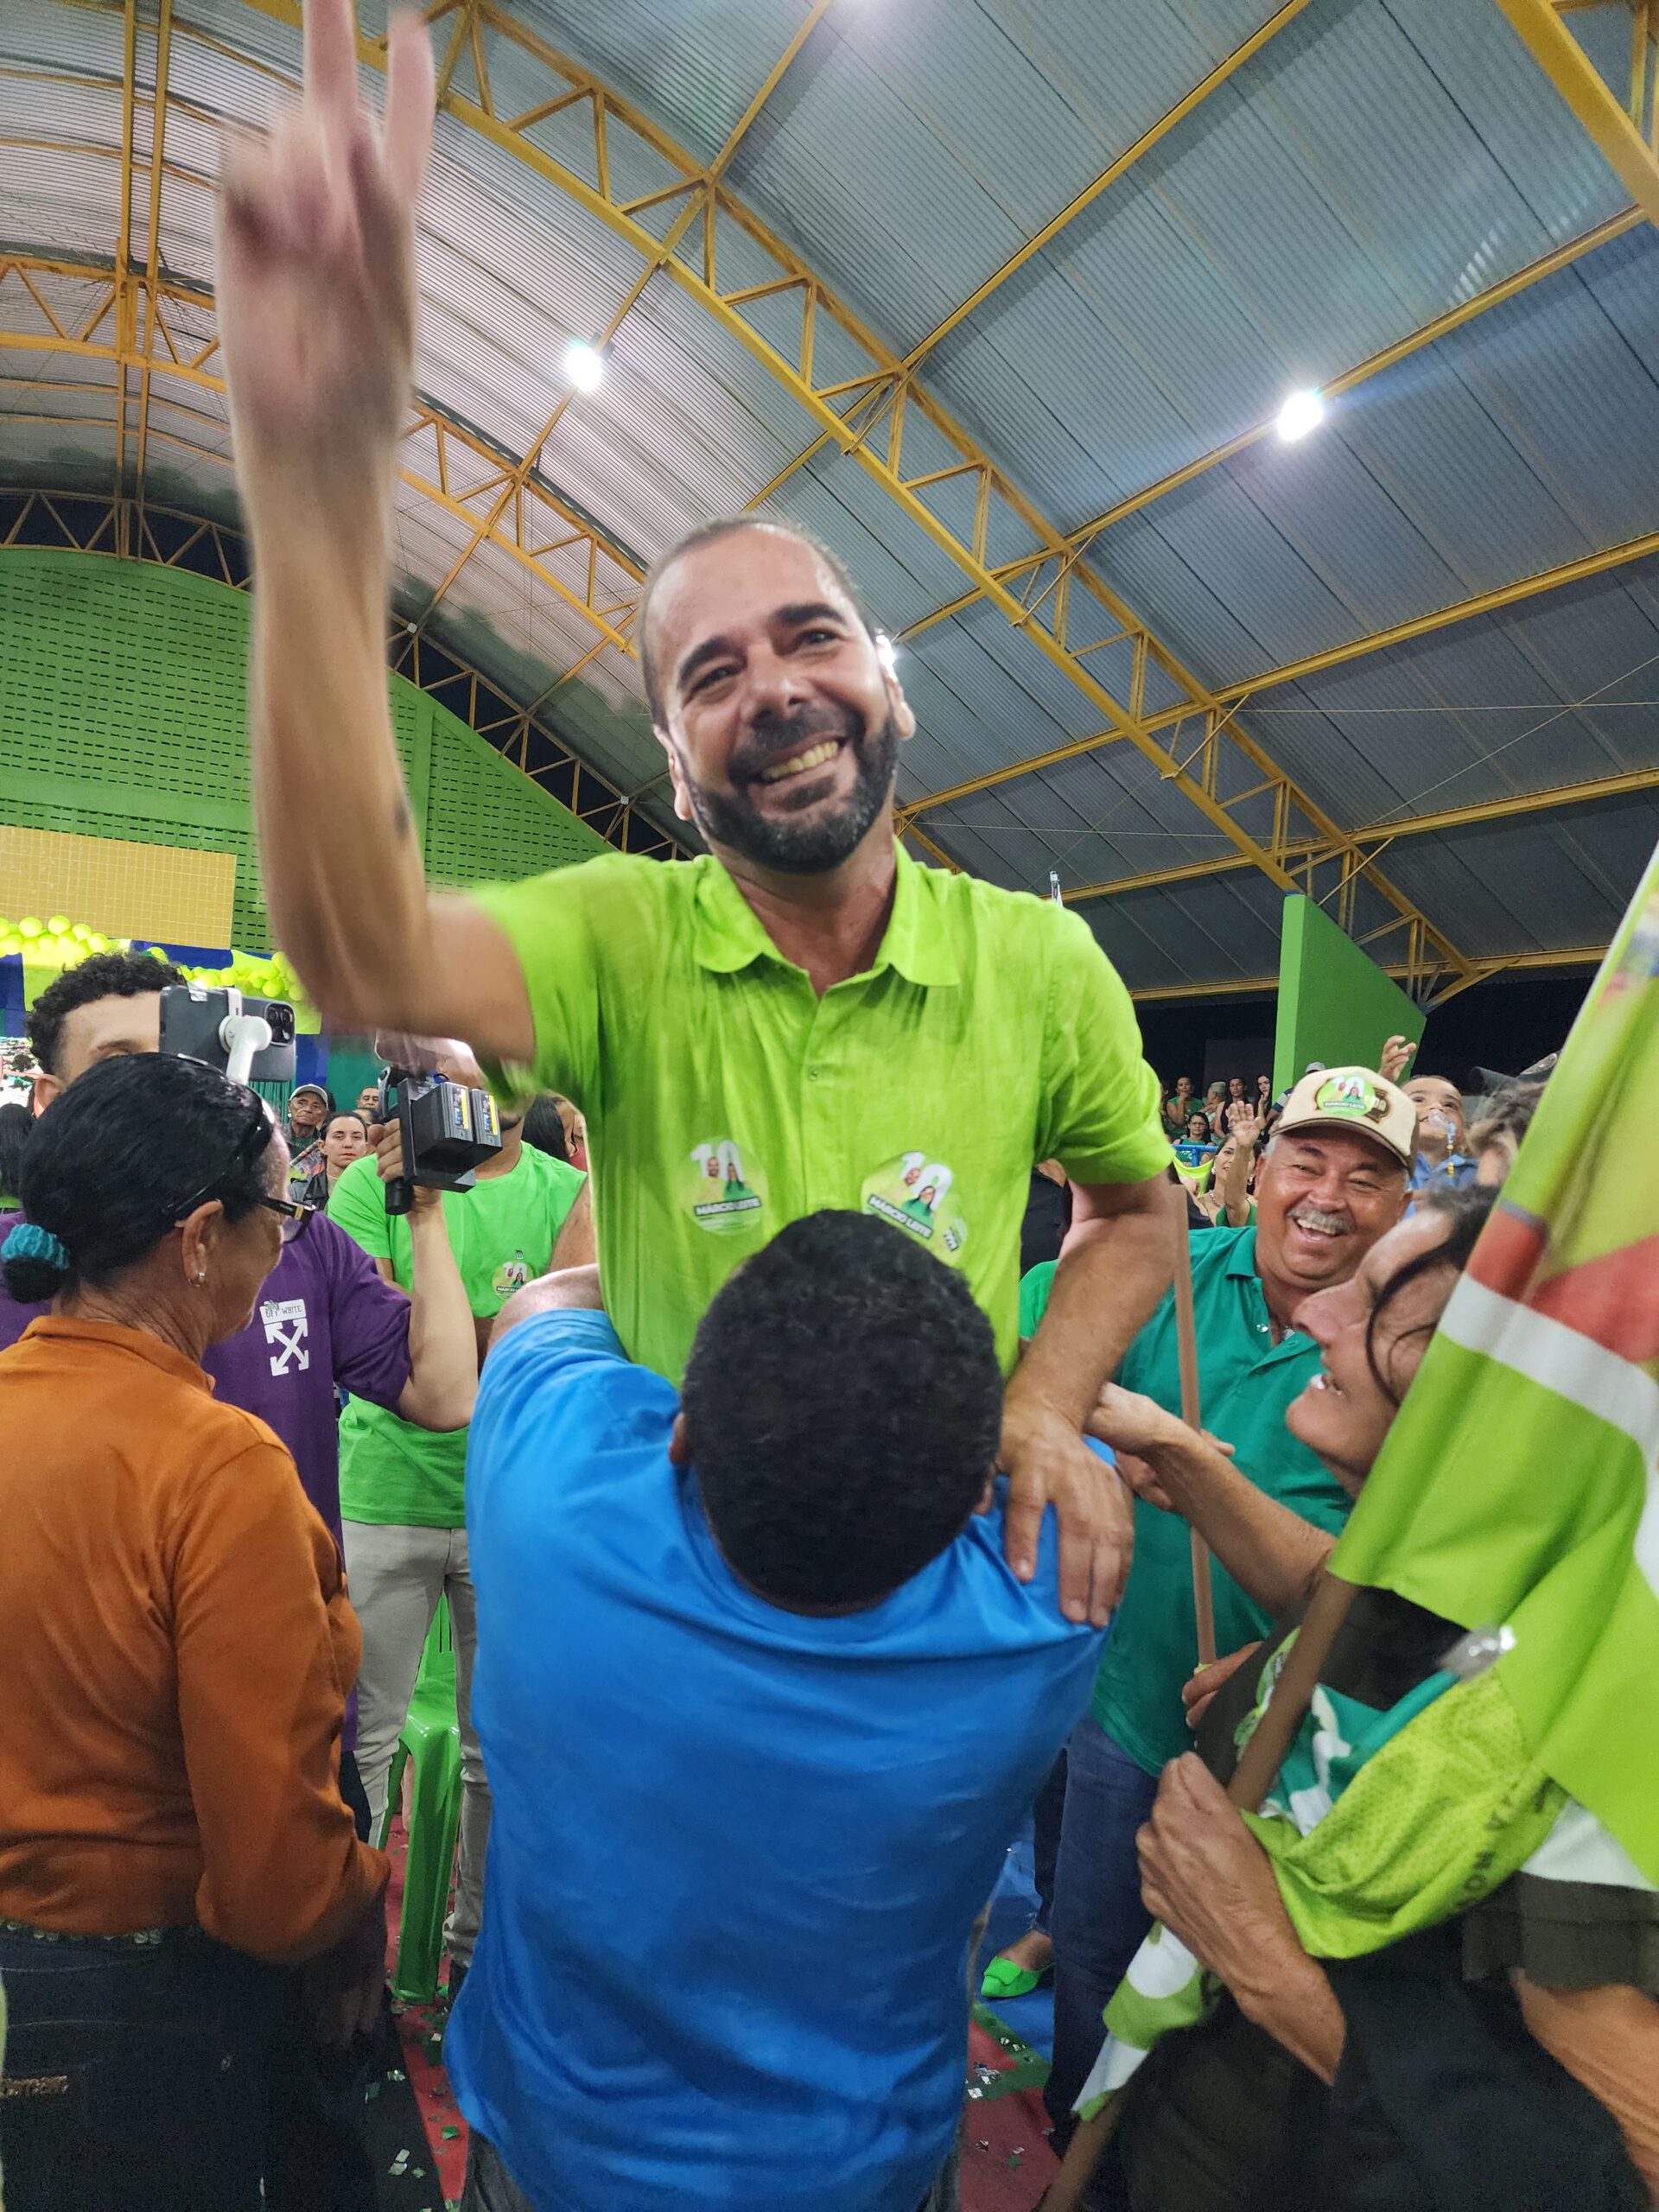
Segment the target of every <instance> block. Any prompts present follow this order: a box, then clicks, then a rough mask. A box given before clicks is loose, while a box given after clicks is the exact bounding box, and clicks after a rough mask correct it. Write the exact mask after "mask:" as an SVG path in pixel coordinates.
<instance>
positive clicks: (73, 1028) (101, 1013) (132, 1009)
mask: <svg viewBox="0 0 1659 2212" xmlns="http://www.w3.org/2000/svg"><path fill="white" fill-rule="evenodd" d="M64 1027H65V1028H66V1029H67V1031H68V1032H69V1033H70V1034H71V1035H72V1036H78V1037H79V1039H80V1041H81V1042H82V1043H83V1044H84V1045H85V1046H86V1047H87V1048H88V1049H89V1050H90V1049H91V1048H92V1046H97V1045H102V1044H107V1043H108V1042H109V1041H110V1040H111V1039H112V1038H118V1039H124V1040H126V1039H130V1041H131V1042H133V1043H135V1044H138V1045H143V1046H147V1047H148V1048H149V1050H150V1051H151V1052H154V1051H156V1049H157V1047H158V1046H160V1044H161V1041H162V995H161V993H160V992H159V991H141V992H139V993H138V994H137V996H136V997H133V998H121V997H118V996H116V995H111V997H109V998H106V999H88V1001H86V1005H85V1006H78V1007H74V1008H73V1010H72V1011H71V1012H70V1013H69V1014H66V1015H65V1017H64Z"/></svg>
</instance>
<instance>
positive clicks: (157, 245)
mask: <svg viewBox="0 0 1659 2212" xmlns="http://www.w3.org/2000/svg"><path fill="white" fill-rule="evenodd" d="M172 41H173V0H159V12H158V14H157V16H156V89H155V94H154V99H153V101H152V105H151V110H150V145H149V234H148V238H147V244H146V251H145V256H144V273H145V278H146V283H145V287H144V308H145V321H144V339H143V351H144V353H147V354H148V353H153V351H154V349H155V335H156V334H155V327H154V324H155V315H156V285H157V283H159V281H160V278H161V273H162V171H163V163H164V161H165V152H164V149H165V145H166V141H167V85H168V64H169V62H170V60H171V57H172ZM123 373H125V372H123ZM149 378H150V372H149V370H148V369H142V370H140V372H139V376H138V438H137V493H138V501H139V505H141V506H142V505H143V498H144V461H145V458H146V455H147V453H148V450H149Z"/></svg>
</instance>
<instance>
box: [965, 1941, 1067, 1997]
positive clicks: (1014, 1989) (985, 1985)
mask: <svg viewBox="0 0 1659 2212" xmlns="http://www.w3.org/2000/svg"><path fill="white" fill-rule="evenodd" d="M1053 1971H1054V1968H1053V1967H1052V1965H1049V1966H1046V1967H1042V1968H1041V1969H1040V1970H1038V1969H1036V1968H1033V1967H1017V1966H1015V1964H1014V1961H1013V1960H1012V1959H1008V1958H1004V1957H1003V1956H1002V1955H1001V1953H999V1954H998V1955H997V1956H996V1957H995V1958H994V1959H993V1960H992V1961H991V1963H990V1964H989V1966H988V1967H986V1969H985V1979H984V1980H983V1981H982V1982H981V1983H980V1985H979V1993H980V1995H981V1996H982V1998H983V1999H985V2002H986V2003H987V2004H988V2005H995V2004H997V2003H999V2002H1000V2001H1001V1999H1004V1998H1008V1997H1029V1996H1030V1994H1031V1993H1032V1991H1033V1989H1038V1988H1040V1987H1041V1986H1042V1984H1043V1983H1044V1982H1046V1980H1048V1977H1049V1976H1050V1974H1052V1973H1053Z"/></svg>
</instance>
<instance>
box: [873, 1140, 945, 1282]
mask: <svg viewBox="0 0 1659 2212" xmlns="http://www.w3.org/2000/svg"><path fill="white" fill-rule="evenodd" d="M955 1183H956V1177H955V1175H954V1174H953V1173H951V1171H950V1168H949V1167H947V1166H945V1164H944V1161H943V1160H934V1159H931V1157H930V1156H929V1155H928V1154H926V1153H925V1152H901V1153H900V1154H899V1157H898V1158H897V1159H896V1160H888V1161H887V1165H886V1166H883V1167H878V1168H877V1169H876V1171H875V1173H874V1175H872V1176H870V1177H869V1178H868V1179H867V1181H866V1183H865V1185H864V1191H863V1207H864V1211H865V1212H866V1213H874V1214H879V1215H880V1217H881V1219H882V1220H883V1221H890V1222H892V1224H893V1226H894V1228H896V1229H902V1230H905V1231H906V1234H907V1235H909V1236H914V1237H916V1238H917V1239H918V1241H919V1242H920V1243H924V1244H925V1245H926V1246H927V1247H928V1249H930V1250H931V1251H934V1252H937V1253H938V1255H939V1257H940V1259H942V1260H943V1261H944V1262H945V1263H946V1264H947V1265H948V1266H950V1267H954V1266H955V1265H956V1264H957V1259H958V1258H959V1256H960V1255H961V1252H962V1248H963V1245H964V1244H965V1243H967V1241H968V1224H967V1223H966V1222H965V1221H964V1220H963V1217H962V1212H961V1209H960V1208H959V1207H958V1206H957V1203H956V1200H955V1198H953V1197H952V1195H951V1192H952V1189H953V1186H954V1185H955Z"/></svg>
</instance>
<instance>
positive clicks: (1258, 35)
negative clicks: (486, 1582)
mask: <svg viewBox="0 0 1659 2212" xmlns="http://www.w3.org/2000/svg"><path fill="white" fill-rule="evenodd" d="M1307 4H1308V0H1284V4H1283V5H1282V6H1281V7H1280V8H1279V9H1277V10H1275V11H1274V14H1272V15H1271V16H1268V20H1267V22H1265V23H1263V24H1262V27H1261V28H1260V29H1259V30H1255V31H1253V32H1252V33H1251V35H1249V38H1247V39H1246V40H1245V41H1244V42H1243V45H1242V46H1237V47H1235V48H1234V49H1233V51H1232V52H1231V53H1230V54H1227V55H1225V56H1224V58H1223V60H1220V61H1218V62H1217V64H1216V66H1215V67H1214V68H1213V69H1212V70H1211V72H1210V73H1209V75H1208V76H1206V77H1205V78H1203V79H1201V80H1200V82H1199V83H1198V84H1196V85H1195V86H1193V87H1192V91H1191V92H1187V93H1186V94H1185V95H1184V96H1183V98H1181V99H1179V100H1177V101H1176V103H1175V105H1174V106H1173V107H1172V108H1169V109H1167V110H1166V111H1165V113H1164V114H1162V115H1161V116H1160V117H1159V118H1158V120H1157V122H1156V123H1154V124H1151V125H1150V126H1149V127H1148V128H1147V130H1143V131H1142V132H1141V136H1140V137H1138V138H1137V139H1136V140H1135V143H1134V144H1133V145H1131V146H1127V147H1126V148H1125V149H1124V150H1123V151H1122V153H1121V154H1120V155H1119V156H1117V159H1116V161H1115V162H1109V164H1108V166H1107V167H1106V168H1103V170H1102V171H1101V172H1100V175H1098V176H1096V178H1094V179H1093V181H1091V182H1090V183H1089V184H1086V185H1085V186H1084V188H1083V190H1082V191H1081V192H1080V193H1078V194H1077V197H1076V198H1075V199H1074V200H1071V201H1069V202H1068V204H1067V205H1066V206H1065V207H1062V208H1061V210H1060V212H1059V213H1058V215H1056V216H1054V217H1053V218H1052V220H1051V221H1049V222H1047V223H1045V224H1044V226H1043V227H1042V229H1041V230H1040V231H1039V232H1037V233H1036V234H1035V236H1034V237H1032V238H1027V240H1026V243H1025V244H1024V245H1022V246H1020V248H1019V250H1018V251H1017V252H1014V253H1011V254H1010V255H1009V256H1008V258H1007V260H1006V261H1005V262H1004V263H1003V264H1002V265H1001V268H1000V269H997V270H993V271H992V273H991V275H990V276H988V277H987V278H986V279H985V282H984V283H982V284H981V285H979V286H978V287H977V289H976V290H974V291H972V292H970V293H969V296H968V297H967V298H966V299H965V300H964V301H963V302H962V304H961V305H960V307H955V308H951V310H950V314H949V315H946V316H945V318H944V321H943V322H940V323H938V324H937V325H936V326H935V327H934V328H933V329H932V330H931V331H930V332H929V333H928V334H927V336H926V337H925V338H924V339H922V340H920V341H919V343H918V344H917V345H915V346H912V347H911V349H910V351H909V353H906V356H905V358H904V360H903V362H902V363H901V364H900V373H901V375H902V376H903V377H904V378H906V381H907V380H908V379H909V378H911V377H912V376H914V374H915V372H916V371H917V370H918V368H919V367H920V366H921V365H922V363H923V362H924V361H925V359H927V357H928V355H929V354H930V353H932V352H933V351H934V349H935V348H936V347H937V346H939V345H941V344H942V343H943V342H944V340H945V339H947V338H948V337H949V336H950V334H951V332H952V331H953V330H956V329H957V328H959V327H960V326H961V325H962V324H963V323H964V322H965V321H967V320H968V318H969V315H974V314H976V312H977V311H978V309H979V308H982V306H983V305H984V303H985V302H986V301H987V300H988V299H989V298H990V296H991V295H992V294H993V293H994V292H997V291H1000V290H1001V288H1002V286H1003V285H1004V284H1006V283H1007V281H1008V279H1009V277H1016V276H1018V274H1019V273H1020V270H1022V269H1023V268H1024V267H1025V265H1026V264H1027V262H1028V261H1032V260H1034V259H1035V257H1037V255H1038V254H1039V253H1041V252H1042V251H1044V249H1045V248H1046V247H1047V246H1050V245H1052V244H1053V243H1054V241H1055V239H1056V238H1058V237H1059V235H1060V233H1061V232H1062V231H1064V230H1065V229H1067V228H1068V227H1069V226H1070V225H1071V224H1072V223H1074V222H1075V221H1076V220H1077V217H1078V216H1079V215H1082V214H1085V213H1087V212H1088V210H1089V209H1090V207H1093V206H1094V204H1095V202H1096V200H1098V199H1099V198H1100V197H1101V195H1102V194H1103V193H1105V192H1109V190H1110V189H1111V188H1112V186H1113V185H1115V184H1116V182H1117V181H1118V179H1119V178H1120V177H1121V176H1122V175H1125V174H1126V173H1127V172H1128V170H1129V169H1132V168H1134V167H1135V163H1136V162H1138V161H1140V160H1141V158H1142V157H1143V156H1145V155H1147V154H1149V153H1150V152H1151V151H1152V149H1153V148H1154V146H1156V145H1157V144H1159V143H1160V141H1161V140H1163V139H1165V138H1166V137H1168V136H1169V133H1170V132H1171V131H1172V130H1174V128H1175V126H1176V124H1179V123H1185V120H1186V118H1187V117H1188V116H1190V115H1191V114H1192V112H1193V111H1194V110H1195V109H1197V108H1199V107H1201V106H1202V105H1204V103H1205V100H1207V99H1209V97H1210V95H1211V93H1212V92H1216V91H1217V90H1219V88H1220V87H1221V86H1223V85H1224V84H1225V83H1226V82H1227V79H1229V78H1230V76H1232V75H1233V74H1234V73H1235V72H1236V70H1239V69H1242V68H1243V66H1244V64H1245V63H1246V62H1247V61H1249V60H1252V59H1253V58H1254V56H1255V55H1256V54H1259V53H1260V52H1261V51H1262V48H1263V47H1264V46H1266V44H1267V43H1268V40H1269V39H1271V38H1274V37H1275V36H1276V35H1278V33H1279V32H1280V31H1281V30H1282V29H1284V28H1285V26H1286V24H1287V23H1288V22H1293V21H1294V18H1295V17H1296V16H1300V14H1301V12H1302V10H1303V9H1304V8H1305V7H1306V5H1307ZM875 389H876V391H877V392H878V393H879V392H880V391H882V390H884V389H885V387H881V386H878V387H876V388H875ZM828 444H829V432H828V431H827V430H824V431H820V432H819V434H818V435H817V437H816V438H815V439H814V440H813V442H812V443H811V444H810V446H808V447H807V448H806V449H805V451H804V452H803V453H798V454H796V456H795V458H794V460H793V461H791V462H790V463H789V465H788V466H787V467H785V468H782V469H780V470H779V473H778V474H777V475H776V476H774V477H773V478H772V481H771V483H770V484H768V485H767V486H766V490H765V491H764V492H763V493H761V494H760V497H759V498H758V499H755V500H753V501H752V502H751V505H755V506H759V505H763V504H764V503H765V501H766V500H767V499H770V498H771V497H772V494H773V493H775V492H777V491H779V489H780V488H781V487H782V486H784V485H785V484H787V483H788V481H789V480H790V478H791V476H793V475H794V474H796V473H797V472H798V470H800V469H803V468H804V467H805V466H806V464H807V463H808V461H810V460H811V459H812V458H813V457H814V455H815V454H820V453H822V452H823V448H824V447H825V446H826V445H828ZM999 573H1001V571H999ZM1016 573H1017V572H1016ZM978 596H979V594H977V593H975V594H973V597H974V598H977V597H978ZM958 603H959V604H962V605H966V604H969V601H960V602H958ZM917 627H918V628H921V627H925V625H922V624H918V626H917Z"/></svg>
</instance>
